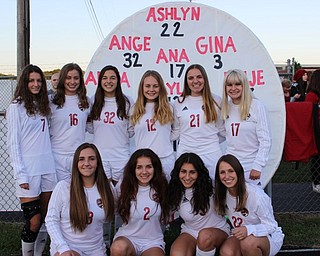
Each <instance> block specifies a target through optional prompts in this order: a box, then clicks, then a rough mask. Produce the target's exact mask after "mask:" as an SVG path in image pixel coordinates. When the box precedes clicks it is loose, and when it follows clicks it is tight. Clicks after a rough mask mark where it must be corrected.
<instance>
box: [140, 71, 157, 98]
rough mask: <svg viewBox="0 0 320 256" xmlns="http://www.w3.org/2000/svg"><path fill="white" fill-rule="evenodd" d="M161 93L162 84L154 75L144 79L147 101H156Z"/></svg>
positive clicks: (144, 93) (144, 91)
mask: <svg viewBox="0 0 320 256" xmlns="http://www.w3.org/2000/svg"><path fill="white" fill-rule="evenodd" d="M159 93H160V85H159V83H158V81H157V79H155V78H154V77H153V76H147V77H146V78H145V79H144V81H143V95H144V97H145V98H146V99H147V102H154V101H155V100H156V99H157V98H158V97H159Z"/></svg>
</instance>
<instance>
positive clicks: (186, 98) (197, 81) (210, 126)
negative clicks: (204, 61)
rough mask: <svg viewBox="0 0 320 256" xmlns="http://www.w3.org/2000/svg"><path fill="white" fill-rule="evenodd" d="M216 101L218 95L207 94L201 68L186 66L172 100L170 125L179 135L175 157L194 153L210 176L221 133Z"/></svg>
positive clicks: (198, 66)
mask: <svg viewBox="0 0 320 256" xmlns="http://www.w3.org/2000/svg"><path fill="white" fill-rule="evenodd" d="M220 103H221V98H220V97H219V96H217V95H215V94H212V93H211V90H210V85H209V80H208V76H207V73H206V71H205V69H204V68H203V67H202V66H201V65H199V64H193V65H191V66H190V67H188V69H187V70H186V73H185V77H184V88H183V92H182V95H181V96H180V97H179V98H178V99H177V100H175V101H174V119H175V120H174V127H175V129H177V130H178V132H179V135H180V141H179V144H178V146H177V157H179V156H180V155H181V154H183V153H186V152H193V153H196V154H197V155H199V156H200V157H201V159H202V160H203V161H204V163H205V166H206V167H207V168H208V170H209V173H210V177H211V178H212V179H214V172H215V167H216V163H217V161H218V159H219V157H220V156H221V154H222V152H221V148H220V144H219V137H224V136H225V128H224V125H223V121H222V120H221V118H220Z"/></svg>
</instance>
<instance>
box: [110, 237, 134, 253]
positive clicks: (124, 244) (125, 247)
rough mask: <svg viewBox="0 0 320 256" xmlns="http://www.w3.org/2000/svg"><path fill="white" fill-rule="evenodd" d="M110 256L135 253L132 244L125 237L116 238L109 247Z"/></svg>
mask: <svg viewBox="0 0 320 256" xmlns="http://www.w3.org/2000/svg"><path fill="white" fill-rule="evenodd" d="M110 255H111V256H122V255H123V256H124V255H135V251H134V248H133V245H132V244H131V242H130V241H129V240H128V239H127V238H118V239H116V240H115V241H114V242H113V243H112V245H111V247H110Z"/></svg>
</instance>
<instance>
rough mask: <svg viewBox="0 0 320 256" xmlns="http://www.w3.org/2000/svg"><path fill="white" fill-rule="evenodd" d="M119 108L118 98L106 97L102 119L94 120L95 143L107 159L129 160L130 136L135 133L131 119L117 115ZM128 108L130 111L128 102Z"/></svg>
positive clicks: (131, 102) (131, 101)
mask: <svg viewBox="0 0 320 256" xmlns="http://www.w3.org/2000/svg"><path fill="white" fill-rule="evenodd" d="M128 99H129V101H130V106H131V107H132V105H133V100H132V99H131V98H129V97H128ZM92 100H94V97H93V98H92ZM92 105H93V102H92ZM117 109H118V107H117V102H116V98H115V97H113V98H107V97H105V103H104V106H103V108H102V110H101V114H100V119H99V120H93V129H94V130H93V133H94V138H93V143H94V144H95V145H96V146H97V148H98V149H99V151H100V154H101V157H102V159H103V160H106V161H119V160H127V159H128V158H129V156H130V150H129V149H130V145H129V138H130V137H132V136H133V134H134V132H133V127H132V126H131V125H130V121H129V119H125V118H123V120H121V119H119V118H118V117H117ZM126 109H127V112H128V113H129V105H128V104H127V108H126Z"/></svg>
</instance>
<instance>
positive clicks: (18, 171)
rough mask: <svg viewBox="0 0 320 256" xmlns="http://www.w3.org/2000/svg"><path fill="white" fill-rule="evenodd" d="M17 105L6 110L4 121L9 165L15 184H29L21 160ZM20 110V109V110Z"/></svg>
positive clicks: (19, 123) (12, 105)
mask: <svg viewBox="0 0 320 256" xmlns="http://www.w3.org/2000/svg"><path fill="white" fill-rule="evenodd" d="M18 106H19V105H18V103H17V104H11V105H10V106H9V108H8V109H7V113H6V119H7V124H8V133H7V145H8V150H9V154H10V158H11V165H12V167H13V171H14V177H15V179H16V181H17V183H18V184H19V185H20V184H23V183H29V180H28V174H27V170H26V167H25V165H24V163H23V160H22V153H21V147H20V145H21V143H20V140H21V132H22V128H21V121H22V120H21V118H20V115H19V108H18ZM20 109H21V108H20Z"/></svg>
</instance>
